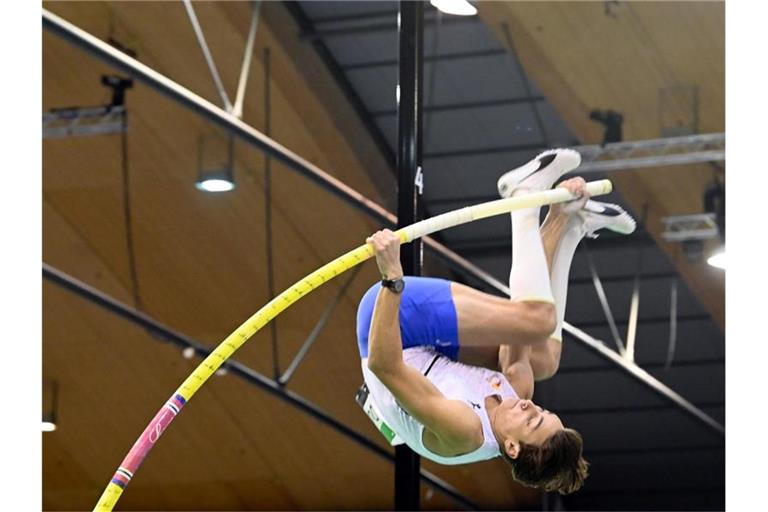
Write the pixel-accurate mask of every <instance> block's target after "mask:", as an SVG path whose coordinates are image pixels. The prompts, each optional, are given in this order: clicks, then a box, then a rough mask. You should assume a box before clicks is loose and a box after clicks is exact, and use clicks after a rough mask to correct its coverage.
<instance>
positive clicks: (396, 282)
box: [381, 277, 405, 293]
mask: <svg viewBox="0 0 768 512" xmlns="http://www.w3.org/2000/svg"><path fill="white" fill-rule="evenodd" d="M381 286H383V287H384V288H389V289H390V290H392V291H393V292H395V293H401V292H402V291H403V288H405V280H404V279H403V278H402V277H401V278H400V279H382V280H381Z"/></svg>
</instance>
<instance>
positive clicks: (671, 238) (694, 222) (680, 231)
mask: <svg viewBox="0 0 768 512" xmlns="http://www.w3.org/2000/svg"><path fill="white" fill-rule="evenodd" d="M661 222H663V223H664V232H663V233H662V234H661V237H662V238H663V239H664V240H667V241H668V242H687V241H690V240H709V239H710V238H715V237H716V236H717V234H718V228H717V218H716V217H715V214H714V213H696V214H693V215H676V216H670V217H662V219H661Z"/></svg>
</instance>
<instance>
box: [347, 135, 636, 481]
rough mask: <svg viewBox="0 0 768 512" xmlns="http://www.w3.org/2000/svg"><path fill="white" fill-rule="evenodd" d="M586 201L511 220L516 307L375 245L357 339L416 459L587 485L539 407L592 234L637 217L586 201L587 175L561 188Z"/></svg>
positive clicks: (517, 180) (544, 171)
mask: <svg viewBox="0 0 768 512" xmlns="http://www.w3.org/2000/svg"><path fill="white" fill-rule="evenodd" d="M580 163H581V157H580V155H579V153H577V152H576V151H573V150H567V149H555V150H549V151H545V152H544V153H541V154H540V155H538V156H537V157H536V158H535V159H534V160H532V161H531V162H529V163H527V164H526V165H524V166H522V167H519V168H517V169H515V170H512V171H509V172H508V173H506V174H504V175H503V176H502V177H501V178H500V179H499V182H498V188H499V193H500V194H501V195H502V196H503V197H512V196H516V195H518V194H530V193H534V192H539V191H543V190H548V189H550V188H551V187H552V186H553V185H554V183H555V182H556V181H557V180H558V179H559V178H560V177H561V176H562V175H564V174H565V173H567V172H570V171H572V170H573V169H575V168H576V167H578V165H579V164H580ZM559 186H561V187H565V188H567V189H568V190H570V191H571V192H572V193H574V194H575V195H576V197H577V198H578V199H576V200H573V201H570V202H568V203H564V204H561V205H552V206H551V207H550V210H549V213H548V215H547V218H546V220H545V221H544V223H543V224H542V225H541V227H540V226H539V210H540V208H538V207H536V208H527V209H523V210H518V211H513V212H512V214H511V216H512V270H511V271H510V275H509V289H510V292H511V300H506V299H502V298H500V297H496V296H493V295H489V294H486V293H483V292H480V291H477V290H474V289H472V288H469V287H467V286H464V285H462V284H459V283H455V282H450V281H446V280H443V279H433V278H423V277H414V276H404V275H403V269H402V267H401V265H400V241H399V238H398V237H397V236H396V235H395V234H394V233H393V232H392V231H389V230H383V231H378V232H377V233H375V234H374V235H372V236H371V237H369V238H368V239H367V242H368V243H370V244H372V245H373V248H374V250H375V253H376V263H377V264H378V267H379V271H380V272H381V275H382V281H381V283H376V284H375V285H374V286H372V287H371V288H370V289H369V290H368V292H367V293H366V294H365V295H364V296H363V298H362V300H361V302H360V306H359V309H358V315H357V337H358V346H359V349H360V356H361V358H362V369H363V376H364V378H365V382H366V385H367V386H368V389H369V393H370V397H371V399H372V401H373V403H374V405H375V406H376V409H377V412H378V413H379V414H380V416H381V418H382V419H383V420H384V422H385V423H386V424H387V425H388V426H389V427H390V428H391V429H392V430H393V431H394V432H395V433H396V434H397V435H398V436H399V437H400V438H401V439H402V440H403V441H404V442H405V443H406V444H407V445H408V446H409V447H410V448H411V449H412V450H414V451H415V452H416V453H418V454H420V455H421V456H423V457H426V458H428V459H430V460H433V461H435V462H438V463H441V464H464V463H469V462H476V461H482V460H486V459H491V458H493V457H498V456H501V457H503V458H504V459H505V460H506V461H507V462H508V463H509V464H510V466H511V468H512V474H513V476H514V477H515V478H516V479H517V480H518V481H520V482H522V483H524V484H526V485H530V486H534V487H539V488H542V489H543V490H546V491H558V492H560V493H561V494H567V493H570V492H574V491H576V490H577V489H579V488H580V487H581V486H582V484H583V482H584V479H585V478H586V476H587V462H586V461H585V460H584V458H583V457H582V438H581V435H580V434H579V433H578V432H576V431H575V430H573V429H569V428H566V427H565V426H564V425H563V423H562V421H561V420H560V418H559V417H558V416H557V415H556V414H554V413H551V412H549V411H547V410H545V409H542V408H541V407H539V406H537V405H536V404H534V403H533V402H532V401H531V400H530V399H531V397H532V396H533V389H534V381H536V380H543V379H547V378H550V377H552V376H553V375H554V374H555V372H556V371H557V368H558V364H559V361H560V352H561V346H562V329H563V319H564V318H565V302H566V296H567V288H568V273H569V269H570V266H571V261H572V259H573V255H574V252H575V250H576V246H577V245H578V243H579V241H580V240H581V238H582V237H584V236H594V232H595V231H597V230H599V229H603V228H607V229H610V230H612V231H616V232H619V233H623V234H629V233H631V232H632V231H634V229H635V222H634V220H633V219H632V218H631V217H630V216H629V215H628V214H627V213H626V212H625V211H624V210H623V209H621V208H620V207H618V206H616V205H609V204H605V203H600V202H597V201H591V200H589V197H588V194H587V192H586V190H585V182H584V180H583V179H582V178H573V179H570V180H567V181H564V182H563V183H561V184H560V185H559Z"/></svg>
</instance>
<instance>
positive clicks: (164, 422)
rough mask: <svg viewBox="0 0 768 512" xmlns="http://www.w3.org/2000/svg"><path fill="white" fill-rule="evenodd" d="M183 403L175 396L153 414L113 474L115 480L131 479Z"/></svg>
mask: <svg viewBox="0 0 768 512" xmlns="http://www.w3.org/2000/svg"><path fill="white" fill-rule="evenodd" d="M185 403H186V400H184V398H182V397H181V396H180V395H175V396H173V397H171V398H170V400H168V401H167V402H166V403H165V404H164V405H163V407H162V408H161V409H160V410H159V411H158V412H157V414H155V417H154V418H152V421H150V422H149V425H147V428H145V429H144V432H142V433H141V436H140V437H139V438H138V439H137V440H136V442H135V443H133V446H132V447H131V451H129V452H128V455H126V456H125V459H123V462H122V463H121V464H120V467H119V468H118V470H117V472H116V473H115V477H114V478H115V479H117V480H120V481H124V480H126V477H127V479H128V480H130V478H131V477H133V474H134V473H135V472H136V470H137V469H139V466H141V463H142V462H143V461H144V457H146V456H147V453H149V450H151V449H152V446H153V445H154V444H155V443H156V442H157V440H158V439H160V436H161V435H163V432H165V429H166V428H168V425H170V424H171V421H173V419H174V418H175V417H176V415H177V414H179V412H181V408H182V407H184V404H185ZM115 483H117V482H115ZM124 484H125V485H127V484H128V482H127V481H125V482H124ZM118 485H119V484H118Z"/></svg>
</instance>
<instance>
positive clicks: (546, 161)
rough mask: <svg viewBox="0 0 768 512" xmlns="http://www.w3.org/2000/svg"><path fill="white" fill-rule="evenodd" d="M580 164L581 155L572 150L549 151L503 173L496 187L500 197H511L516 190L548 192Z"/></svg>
mask: <svg viewBox="0 0 768 512" xmlns="http://www.w3.org/2000/svg"><path fill="white" fill-rule="evenodd" d="M580 164H581V155H580V154H579V152H578V151H575V150H573V149H549V150H547V151H544V152H543V153H540V154H539V155H537V156H536V158H534V159H533V160H531V161H530V162H528V163H527V164H525V165H523V166H521V167H518V168H517V169H513V170H511V171H509V172H507V173H505V174H504V175H503V176H502V177H501V178H499V181H498V182H497V186H498V188H499V195H500V196H501V197H511V196H512V194H513V193H514V192H515V191H516V190H518V189H526V190H529V191H531V192H539V191H542V190H549V189H550V188H552V185H554V184H555V182H556V181H557V180H558V179H559V178H560V176H562V175H563V174H565V173H568V172H570V171H572V170H574V169H575V168H577V167H578V166H579V165H580Z"/></svg>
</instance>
